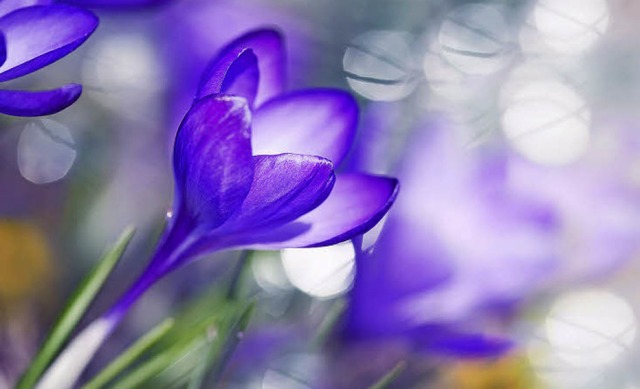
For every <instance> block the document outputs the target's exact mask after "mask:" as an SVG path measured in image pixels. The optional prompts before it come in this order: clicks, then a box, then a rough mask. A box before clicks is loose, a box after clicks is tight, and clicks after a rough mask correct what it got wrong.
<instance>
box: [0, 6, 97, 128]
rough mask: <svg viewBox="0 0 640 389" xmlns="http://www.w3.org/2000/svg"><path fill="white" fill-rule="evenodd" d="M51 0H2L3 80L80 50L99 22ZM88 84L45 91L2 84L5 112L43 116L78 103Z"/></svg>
mask: <svg viewBox="0 0 640 389" xmlns="http://www.w3.org/2000/svg"><path fill="white" fill-rule="evenodd" d="M49 3H50V2H49V1H27V0H5V1H2V2H0V82H4V81H9V80H13V79H16V78H19V77H21V76H24V75H27V74H30V73H33V72H35V71H36V70H39V69H41V68H43V67H45V66H47V65H49V64H51V63H53V62H55V61H57V60H59V59H60V58H62V57H64V56H66V55H67V54H69V53H71V52H72V51H74V50H75V49H76V48H78V46H80V45H81V44H82V43H83V42H84V41H86V40H87V38H89V36H90V35H91V34H92V33H93V31H94V30H95V29H96V27H97V26H98V18H97V17H96V16H95V15H94V14H93V13H91V12H89V11H86V10H83V9H80V8H76V7H72V6H68V5H62V4H49ZM81 93H82V86H80V85H78V84H67V85H64V86H62V87H59V88H56V89H52V90H44V91H24V90H9V89H0V113H4V114H7V115H13V116H40V115H49V114H53V113H56V112H59V111H61V110H63V109H65V108H67V107H68V106H70V105H71V104H73V103H74V102H75V101H76V100H77V99H78V98H79V97H80V94H81Z"/></svg>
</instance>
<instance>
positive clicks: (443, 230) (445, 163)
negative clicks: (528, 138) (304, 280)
mask: <svg viewBox="0 0 640 389" xmlns="http://www.w3.org/2000/svg"><path fill="white" fill-rule="evenodd" d="M428 129H429V132H428V133H426V134H422V135H423V137H422V138H419V139H416V140H414V142H412V146H411V149H410V151H409V153H408V155H407V158H406V159H405V161H404V162H405V165H403V166H405V169H404V170H403V171H402V174H401V175H400V177H401V180H402V182H403V192H402V194H401V195H400V197H399V199H398V202H397V204H396V207H394V212H392V213H391V214H390V215H389V219H388V220H387V223H386V224H385V227H384V230H383V231H382V234H381V236H380V239H379V240H378V242H377V244H376V246H375V248H374V250H373V251H372V252H363V253H361V254H360V255H359V257H358V258H357V265H356V266H357V267H356V276H355V277H356V278H355V282H354V287H353V289H352V291H351V294H350V305H349V310H348V312H347V315H346V317H345V322H344V327H343V335H344V336H345V337H346V338H347V339H352V340H367V339H378V340H379V339H388V340H405V341H409V342H410V344H411V345H412V347H415V348H417V349H418V351H422V352H432V353H444V354H452V355H458V356H481V355H492V354H495V353H500V352H503V351H505V350H506V349H508V348H509V346H510V343H509V342H508V341H505V340H503V339H501V338H500V337H498V336H489V335H484V334H482V330H485V329H486V328H485V326H483V325H481V324H480V323H481V322H482V321H483V319H485V318H488V315H487V312H490V311H491V310H499V309H500V308H501V307H504V306H505V305H506V304H509V303H511V302H513V301H516V300H517V299H520V298H522V297H523V296H524V294H525V292H527V291H529V290H530V289H531V287H532V285H534V284H536V283H539V282H541V281H542V280H543V279H544V277H545V276H546V275H547V274H548V273H549V271H550V270H551V268H552V267H553V266H554V263H555V262H554V260H555V257H554V255H555V252H554V245H553V242H554V234H555V233H556V222H555V219H554V216H553V212H552V210H551V209H550V208H549V207H547V206H545V205H543V204H542V203H540V202H537V201H531V200H529V199H527V198H525V197H524V196H520V195H518V194H517V193H516V192H515V191H514V190H511V189H510V187H509V184H508V174H507V165H506V164H507V159H506V158H505V156H504V155H484V156H479V155H474V153H473V152H472V151H467V150H464V149H463V148H462V147H461V146H460V145H459V144H457V143H456V141H455V140H454V139H453V132H452V131H448V129H447V128H444V126H443V125H442V124H440V125H437V126H433V127H429V128H428ZM484 324H487V323H484ZM494 324H496V323H494Z"/></svg>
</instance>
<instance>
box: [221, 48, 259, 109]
mask: <svg viewBox="0 0 640 389" xmlns="http://www.w3.org/2000/svg"><path fill="white" fill-rule="evenodd" d="M259 79H260V72H259V71H258V58H257V57H256V55H255V54H254V53H253V51H252V50H245V51H243V52H242V53H241V54H240V55H239V56H238V58H237V59H236V60H235V61H234V62H233V63H232V64H231V66H230V67H229V69H228V70H227V74H226V76H225V78H224V80H223V81H222V85H221V86H220V93H222V94H226V95H233V96H240V97H244V98H245V99H247V101H248V102H249V105H253V102H254V101H255V99H256V94H257V93H258V82H259Z"/></svg>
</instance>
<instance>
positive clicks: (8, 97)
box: [0, 84, 82, 116]
mask: <svg viewBox="0 0 640 389" xmlns="http://www.w3.org/2000/svg"><path fill="white" fill-rule="evenodd" d="M81 93H82V86H80V85H78V84H68V85H65V86H63V87H61V88H58V89H53V90H47V91H37V92H31V91H19V90H0V112H1V113H4V114H6V115H13V116H41V115H51V114H54V113H56V112H60V111H62V110H63V109H65V108H67V107H68V106H70V105H71V104H73V103H74V102H75V101H76V100H78V98H79V97H80V94H81Z"/></svg>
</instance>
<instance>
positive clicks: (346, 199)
mask: <svg viewBox="0 0 640 389" xmlns="http://www.w3.org/2000/svg"><path fill="white" fill-rule="evenodd" d="M397 192H398V180H396V179H394V178H388V177H381V176H373V175H365V174H341V175H338V176H337V178H336V183H335V185H334V187H333V190H332V191H331V194H329V197H327V199H326V200H325V201H324V202H323V203H322V204H320V205H319V206H318V207H317V208H315V209H314V210H312V211H311V212H309V213H307V214H305V215H303V216H301V217H299V218H297V219H296V220H294V221H292V222H289V223H287V224H284V225H283V226H281V227H278V228H274V229H272V230H270V231H268V232H265V233H264V234H262V235H258V234H256V235H254V236H253V241H252V242H243V243H245V245H246V246H248V247H252V248H257V249H268V250H276V249H282V248H294V247H318V246H329V245H332V244H336V243H340V242H343V241H345V240H348V239H350V238H352V237H354V236H356V235H359V234H362V233H364V232H366V231H368V230H370V229H371V228H373V226H375V225H376V224H377V223H378V222H379V221H380V219H382V217H383V216H384V215H385V213H386V212H387V211H388V210H389V207H391V205H392V204H393V201H394V200H395V198H396V195H397Z"/></svg>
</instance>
